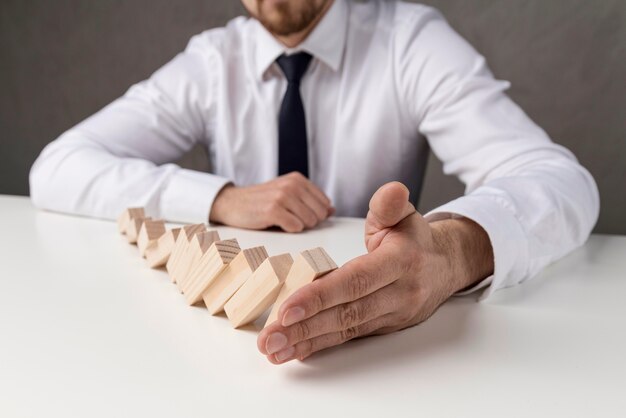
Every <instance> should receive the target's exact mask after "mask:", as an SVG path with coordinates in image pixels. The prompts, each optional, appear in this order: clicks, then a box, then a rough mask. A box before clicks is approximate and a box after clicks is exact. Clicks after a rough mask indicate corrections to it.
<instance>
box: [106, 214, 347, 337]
mask: <svg viewBox="0 0 626 418" xmlns="http://www.w3.org/2000/svg"><path fill="white" fill-rule="evenodd" d="M118 228H119V231H120V233H122V234H125V235H126V238H127V240H128V242H129V243H132V244H136V245H137V247H138V248H139V252H140V254H141V256H142V257H145V258H146V260H147V262H148V265H149V266H150V267H151V268H159V267H163V266H165V268H166V269H167V272H168V274H169V276H170V278H171V279H172V281H173V282H174V283H176V285H177V287H178V290H180V291H181V293H182V294H183V295H184V297H185V299H186V301H187V303H189V304H190V305H193V304H196V303H198V302H200V301H202V300H203V301H204V303H205V305H206V307H207V309H208V310H209V312H210V313H211V314H213V315H215V314H218V313H220V312H225V313H226V315H227V316H228V319H229V320H230V322H231V324H232V325H233V326H234V327H235V328H237V327H241V326H243V325H246V324H249V323H251V322H254V321H256V320H257V319H258V318H259V317H260V316H261V315H263V313H264V312H265V311H267V310H268V309H269V308H270V307H272V305H273V308H272V310H271V312H270V314H269V316H268V318H267V322H266V323H265V325H266V326H267V325H268V324H270V323H272V322H274V321H275V320H276V319H277V314H278V309H279V308H280V305H281V304H282V302H283V301H285V299H287V298H288V297H289V296H290V295H292V294H293V293H294V292H295V291H296V290H298V289H299V288H301V287H302V286H304V285H306V284H308V283H310V282H312V281H313V280H315V279H317V278H319V277H321V276H323V275H324V274H327V273H329V272H330V271H332V270H334V269H336V268H337V265H336V264H335V262H334V261H333V260H332V259H331V258H330V256H329V255H328V254H327V253H326V251H324V249H323V248H314V249H311V250H307V251H303V252H301V253H300V254H298V255H297V256H296V258H295V260H294V258H292V256H291V255H290V254H280V255H275V256H269V255H268V253H267V251H266V250H265V247H263V246H260V247H254V248H247V249H243V250H242V249H241V248H240V247H239V243H238V242H237V240H236V239H234V238H233V239H226V240H222V239H220V236H219V233H218V232H217V231H211V230H207V228H206V225H204V224H195V225H187V226H183V227H181V228H174V229H169V230H168V229H166V227H165V222H164V221H162V220H155V219H152V218H150V217H146V215H145V210H144V209H143V208H129V209H126V210H125V211H124V212H123V213H122V214H121V215H120V217H119V219H118Z"/></svg>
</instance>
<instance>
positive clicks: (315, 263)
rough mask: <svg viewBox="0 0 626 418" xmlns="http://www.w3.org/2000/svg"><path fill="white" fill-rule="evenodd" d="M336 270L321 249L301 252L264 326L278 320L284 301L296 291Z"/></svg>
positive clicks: (333, 263) (332, 262) (335, 266)
mask: <svg viewBox="0 0 626 418" xmlns="http://www.w3.org/2000/svg"><path fill="white" fill-rule="evenodd" d="M336 268H337V264H335V262H334V261H333V259H332V258H330V256H329V255H328V254H327V253H326V251H324V249H323V248H320V247H318V248H313V249H312V250H306V251H302V252H301V253H300V254H298V256H297V257H296V259H295V261H294V262H293V265H292V266H291V270H289V274H288V275H287V278H286V279H285V284H283V287H282V288H281V289H280V292H279V293H278V297H277V298H276V302H274V307H273V308H272V311H271V312H270V315H269V317H268V318H267V322H266V323H265V326H268V325H269V324H271V323H272V322H274V321H276V320H277V319H278V310H279V309H280V306H281V305H282V304H283V302H284V301H285V299H287V298H288V297H289V296H291V295H292V294H293V293H294V292H295V291H296V290H298V289H300V288H301V287H302V286H304V285H307V284H309V283H311V282H312V281H313V280H315V279H317V278H319V277H321V276H323V275H324V274H327V273H329V272H331V271H333V270H335V269H336Z"/></svg>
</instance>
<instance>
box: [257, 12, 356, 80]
mask: <svg viewBox="0 0 626 418" xmlns="http://www.w3.org/2000/svg"><path fill="white" fill-rule="evenodd" d="M253 22H254V25H255V27H256V38H257V39H256V60H255V61H256V69H255V70H256V75H257V77H258V78H259V79H263V75H264V74H265V72H266V71H267V70H268V68H269V67H270V66H271V65H272V63H274V61H276V58H278V57H279V56H281V55H282V54H288V55H289V54H293V53H295V52H300V51H305V52H308V53H309V54H311V55H312V56H313V57H314V58H317V59H318V60H320V61H322V62H323V63H324V64H326V65H327V66H328V67H330V68H331V69H332V70H333V71H337V70H338V69H339V66H340V65H341V59H342V57H343V50H344V48H345V43H346V31H347V28H348V10H347V4H346V1H345V0H334V2H333V4H332V6H331V7H330V9H329V10H328V11H327V12H326V14H325V15H324V17H322V20H320V21H319V23H318V24H317V26H316V27H315V28H314V29H313V31H312V32H311V33H310V34H309V36H307V38H306V39H305V40H304V41H303V42H302V43H301V44H300V45H298V46H297V47H295V48H287V47H286V46H285V45H283V44H281V43H280V41H278V40H277V39H276V38H274V36H273V35H272V34H271V33H269V32H268V31H267V29H265V27H264V26H263V25H262V24H261V23H260V22H259V21H257V20H256V19H253Z"/></svg>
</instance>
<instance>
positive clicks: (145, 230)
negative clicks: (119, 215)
mask: <svg viewBox="0 0 626 418" xmlns="http://www.w3.org/2000/svg"><path fill="white" fill-rule="evenodd" d="M163 234H165V221H163V220H156V219H155V220H153V219H148V220H146V221H144V223H143V224H142V225H141V229H140V230H139V235H138V236H137V248H139V254H141V256H142V257H145V256H146V250H147V249H148V247H150V246H154V247H156V243H157V240H158V239H159V238H160V237H161V236H162V235H163Z"/></svg>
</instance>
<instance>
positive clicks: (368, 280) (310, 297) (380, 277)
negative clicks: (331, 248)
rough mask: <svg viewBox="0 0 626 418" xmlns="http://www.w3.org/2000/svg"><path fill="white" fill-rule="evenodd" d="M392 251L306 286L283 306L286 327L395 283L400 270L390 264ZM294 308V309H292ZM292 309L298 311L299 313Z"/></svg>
mask: <svg viewBox="0 0 626 418" xmlns="http://www.w3.org/2000/svg"><path fill="white" fill-rule="evenodd" d="M391 256H392V254H390V251H385V250H379V251H376V252H373V253H370V254H367V255H364V256H361V257H357V258H355V259H354V260H352V261H350V262H348V263H346V264H345V265H344V266H342V267H341V268H339V269H337V270H335V271H333V272H331V273H329V274H327V275H326V276H324V277H322V278H321V279H319V280H315V281H313V282H312V283H310V284H308V285H306V286H304V287H302V288H301V289H299V290H298V291H296V292H295V293H294V294H293V295H291V296H290V297H289V298H288V299H287V300H286V301H285V302H284V303H283V305H282V306H281V307H280V309H279V311H278V319H279V321H280V322H281V324H282V325H283V326H289V325H291V324H293V323H295V322H297V321H300V320H304V319H307V318H310V317H312V316H313V315H315V314H317V313H318V312H321V311H324V310H326V309H329V308H332V307H334V306H337V305H340V304H342V303H347V302H352V301H355V300H357V299H360V298H362V297H364V296H366V295H369V294H370V293H373V292H375V291H377V290H378V289H381V288H383V287H385V286H387V285H388V284H390V283H392V282H393V281H394V280H395V279H396V277H398V274H397V273H398V272H396V271H394V268H395V266H396V264H394V263H389V259H390V257H391ZM290 311H291V312H290ZM292 312H298V313H299V314H298V315H297V316H295V315H292Z"/></svg>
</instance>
